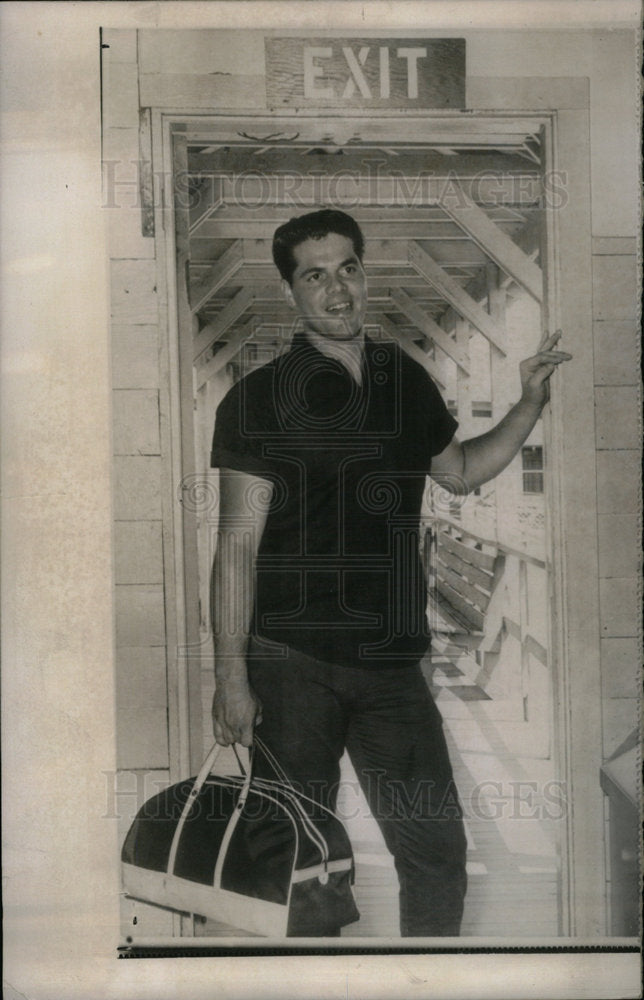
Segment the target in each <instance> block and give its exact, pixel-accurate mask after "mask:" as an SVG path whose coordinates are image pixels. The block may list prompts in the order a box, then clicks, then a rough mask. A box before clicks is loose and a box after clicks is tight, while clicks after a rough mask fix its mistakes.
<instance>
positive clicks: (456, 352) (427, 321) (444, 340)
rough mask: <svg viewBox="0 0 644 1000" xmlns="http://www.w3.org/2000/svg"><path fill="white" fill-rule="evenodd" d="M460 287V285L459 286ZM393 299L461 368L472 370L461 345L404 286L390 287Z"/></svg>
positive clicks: (465, 370) (466, 371) (467, 371)
mask: <svg viewBox="0 0 644 1000" xmlns="http://www.w3.org/2000/svg"><path fill="white" fill-rule="evenodd" d="M459 287H460V286H459ZM389 294H390V296H391V301H392V302H393V303H394V304H395V305H396V306H397V308H398V309H400V310H401V311H402V312H404V313H405V315H406V316H408V317H409V319H410V320H411V321H412V323H414V324H415V325H416V326H417V327H418V329H419V330H420V331H421V333H424V334H425V336H426V337H429V338H430V339H431V340H433V341H434V343H435V344H437V345H438V347H440V349H441V350H442V351H444V352H445V354H447V355H449V357H450V358H451V359H452V361H455V362H456V364H457V365H458V366H459V368H462V370H463V371H464V372H465V373H466V374H467V375H469V372H470V362H469V358H468V357H467V355H466V354H464V353H463V351H462V350H461V349H460V347H458V346H457V344H456V343H455V342H454V341H453V340H452V338H451V337H450V336H449V335H448V334H446V333H445V331H444V330H442V329H441V328H440V326H439V325H438V323H437V322H436V320H434V319H432V317H431V316H429V315H428V314H427V313H426V312H425V310H424V309H422V308H421V306H419V305H418V304H417V303H416V302H414V300H413V299H412V297H411V296H410V295H408V294H407V292H404V291H403V290H402V288H392V289H390V293H389Z"/></svg>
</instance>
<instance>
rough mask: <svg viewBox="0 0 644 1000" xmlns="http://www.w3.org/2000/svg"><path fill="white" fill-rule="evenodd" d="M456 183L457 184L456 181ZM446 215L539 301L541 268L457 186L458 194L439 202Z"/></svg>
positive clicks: (541, 277) (540, 296)
mask: <svg viewBox="0 0 644 1000" xmlns="http://www.w3.org/2000/svg"><path fill="white" fill-rule="evenodd" d="M456 186H457V187H458V185H456ZM443 207H444V209H445V211H446V212H447V214H448V215H450V216H451V218H452V219H454V221H455V222H457V223H458V225H459V226H461V228H462V229H463V232H465V233H467V235H468V236H470V237H471V238H472V239H473V240H474V242H475V243H476V244H477V245H478V246H479V247H480V248H481V250H484V251H485V253H487V254H489V256H490V257H491V258H492V260H494V261H495V262H496V263H497V264H498V265H499V267H500V268H501V269H502V270H503V271H505V272H506V274H509V275H510V277H511V278H513V279H514V280H515V281H516V282H517V284H519V285H521V287H522V288H525V290H526V291H527V292H528V293H529V294H530V295H531V296H532V298H533V299H536V301H537V302H539V303H540V302H541V299H542V297H543V276H542V274H541V268H540V267H539V266H538V265H537V264H535V263H534V261H532V260H530V257H529V256H527V255H526V254H525V253H524V252H523V250H521V249H520V248H519V247H518V246H517V244H516V243H514V242H513V240H511V239H510V237H509V236H508V235H507V234H506V233H504V232H503V231H502V230H501V229H499V227H498V226H497V225H496V224H495V223H494V222H492V220H491V219H490V218H489V216H488V215H487V214H486V213H485V212H484V211H483V209H482V208H480V207H479V205H477V204H476V203H475V202H473V201H472V199H471V198H469V197H468V196H467V195H466V194H465V192H464V191H463V190H462V188H459V196H458V198H455V199H452V198H446V199H445V201H444V205H443Z"/></svg>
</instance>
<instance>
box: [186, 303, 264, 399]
mask: <svg viewBox="0 0 644 1000" xmlns="http://www.w3.org/2000/svg"><path fill="white" fill-rule="evenodd" d="M261 322H262V321H261V319H260V318H259V317H258V316H251V317H250V319H249V320H248V322H247V323H244V325H243V326H240V327H239V329H237V330H235V332H234V333H233V334H232V336H231V337H230V338H229V339H228V341H227V343H226V344H225V346H224V347H222V348H221V349H220V350H219V351H217V353H216V354H213V356H212V357H211V358H209V359H208V361H206V362H205V363H204V364H202V365H201V366H200V367H199V368H198V369H197V371H196V382H197V389H201V388H202V387H203V386H204V385H205V384H206V382H209V381H210V379H211V378H213V377H214V376H215V375H216V374H217V373H218V372H220V371H221V369H222V368H225V367H226V365H227V364H228V362H229V361H232V360H233V358H234V357H235V355H237V354H239V352H240V350H241V349H242V347H243V345H244V344H245V343H246V341H247V340H249V339H250V337H252V336H253V334H254V333H255V331H256V330H257V328H258V327H259V326H261Z"/></svg>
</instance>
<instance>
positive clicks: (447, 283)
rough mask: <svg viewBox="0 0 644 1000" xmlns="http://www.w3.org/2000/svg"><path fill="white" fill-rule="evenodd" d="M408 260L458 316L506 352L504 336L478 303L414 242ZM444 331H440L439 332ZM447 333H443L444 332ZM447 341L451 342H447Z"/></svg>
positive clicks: (410, 246) (411, 244)
mask: <svg viewBox="0 0 644 1000" xmlns="http://www.w3.org/2000/svg"><path fill="white" fill-rule="evenodd" d="M409 260H410V261H411V263H412V264H413V265H414V267H415V268H416V270H417V271H418V273H419V274H423V275H424V276H425V277H426V278H427V280H428V281H429V283H430V284H431V285H433V286H434V288H436V289H437V291H439V292H440V293H441V294H442V295H443V296H444V297H445V299H446V300H447V302H448V303H449V304H450V305H451V306H453V308H454V309H455V310H456V312H457V313H459V315H461V316H463V317H464V318H465V319H467V320H469V321H470V323H471V324H472V325H473V326H474V327H476V329H477V330H478V331H479V333H482V334H483V336H484V337H487V339H488V340H489V341H490V343H491V344H494V346H495V347H496V348H498V350H500V351H501V353H502V354H506V349H505V338H504V336H503V334H502V333H501V331H499V329H498V327H497V325H496V323H495V322H494V320H493V319H492V317H491V316H490V314H489V313H487V312H486V311H485V309H483V307H482V306H480V305H479V304H478V302H476V301H475V300H474V299H473V298H472V297H471V296H470V295H468V293H467V292H466V291H465V289H464V288H462V287H461V285H459V283H458V282H457V281H455V280H454V278H452V277H451V275H449V274H448V273H447V272H446V271H445V270H444V269H443V268H442V267H441V266H440V264H437V263H436V261H435V260H434V259H433V258H432V257H430V256H429V254H428V253H426V252H425V250H423V249H422V247H420V246H419V245H418V244H417V243H415V242H413V241H411V242H410V243H409ZM443 333H444V331H443ZM445 336H447V334H445ZM450 343H453V342H452V341H450Z"/></svg>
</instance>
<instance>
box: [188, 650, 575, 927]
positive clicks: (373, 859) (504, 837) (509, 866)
mask: <svg viewBox="0 0 644 1000" xmlns="http://www.w3.org/2000/svg"><path fill="white" fill-rule="evenodd" d="M459 662H460V661H459V660H458V658H455V657H454V656H450V655H448V654H444V653H441V652H440V650H439V651H437V652H435V653H434V654H433V655H432V657H431V659H429V658H428V659H427V660H426V661H425V662H424V663H423V671H424V673H425V677H426V679H427V682H428V684H429V686H430V689H431V690H432V693H433V695H434V697H435V699H436V701H437V704H438V706H439V708H440V710H441V713H442V715H443V719H444V725H445V733H446V737H447V740H448V744H449V747H450V754H451V758H452V765H453V769H454V774H455V779H456V784H457V787H458V789H459V794H460V796H461V801H462V803H463V808H464V813H465V819H466V832H467V838H468V862H467V870H468V879H469V884H468V892H467V897H466V905H465V914H464V918H463V926H462V932H461V933H462V936H463V937H469V938H486V939H487V938H502V939H504V940H509V939H513V938H518V939H520V938H531V939H533V940H534V939H537V938H553V937H556V936H557V935H558V934H559V925H558V919H559V918H558V913H559V904H558V894H559V861H558V848H557V844H558V841H559V838H560V834H561V833H562V830H561V829H560V828H561V825H562V822H563V820H564V810H565V800H564V797H563V794H562V786H561V785H560V784H559V783H558V782H557V781H556V780H555V775H554V774H553V764H552V760H551V757H550V755H549V754H548V753H545V752H544V751H543V749H542V748H539V747H537V744H536V743H535V742H534V740H532V739H531V738H530V734H531V730H530V729H529V727H527V726H526V727H525V729H524V730H522V728H521V720H517V718H514V717H512V716H511V715H509V714H508V711H507V705H504V710H503V711H499V710H498V706H495V705H494V704H493V702H491V700H490V699H489V698H488V696H487V695H486V694H485V692H483V691H482V690H481V689H480V688H477V685H476V683H475V681H474V680H472V679H471V671H469V674H470V676H468V671H467V670H466V669H464V670H462V669H461V667H460V666H459ZM498 716H501V718H498ZM522 731H523V732H524V734H525V738H524V743H523V745H522V743H521V732H522ZM506 733H507V734H509V736H507V738H506ZM537 743H543V740H540V741H537ZM546 743H547V741H546ZM517 747H519V748H520V752H518V753H517ZM342 775H343V785H342V788H344V789H346V790H347V791H346V792H345V794H344V798H343V792H342V790H341V792H340V798H339V802H338V811H339V814H340V816H341V817H342V819H343V820H344V822H345V825H346V826H347V829H348V831H349V835H350V837H351V841H352V844H353V848H354V855H355V859H356V882H355V886H354V891H355V896H356V901H357V904H358V908H359V910H360V913H361V918H360V920H359V921H358V922H356V923H355V924H351V925H349V926H348V927H345V928H343V931H342V937H343V938H353V937H355V938H396V937H398V936H399V930H398V899H397V897H398V883H397V879H396V874H395V871H394V869H393V865H392V862H391V857H390V855H389V853H388V851H387V849H386V848H385V845H384V842H383V840H382V836H381V834H380V830H379V828H378V826H377V824H376V823H375V821H374V820H373V818H372V817H371V816H370V815H369V813H368V809H367V806H366V802H365V801H364V799H362V798H361V793H360V797H359V798H356V792H355V789H356V785H357V783H356V779H355V774H354V773H353V771H352V768H351V765H350V763H349V761H348V759H347V758H344V759H343V762H342ZM196 933H197V934H199V935H200V936H201V935H205V936H211V937H221V936H231V934H232V935H234V936H239V932H236V931H232V930H231V928H229V927H226V926H225V925H219V924H216V923H215V922H214V921H206V922H204V923H202V924H199V925H198V926H197V928H196Z"/></svg>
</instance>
